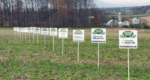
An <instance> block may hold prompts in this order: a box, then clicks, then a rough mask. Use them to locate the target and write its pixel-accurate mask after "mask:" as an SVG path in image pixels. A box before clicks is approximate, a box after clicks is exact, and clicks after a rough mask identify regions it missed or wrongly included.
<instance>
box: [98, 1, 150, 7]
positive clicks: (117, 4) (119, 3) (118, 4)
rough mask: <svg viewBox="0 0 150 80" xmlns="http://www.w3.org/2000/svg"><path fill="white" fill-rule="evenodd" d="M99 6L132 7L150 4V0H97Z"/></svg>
mask: <svg viewBox="0 0 150 80" xmlns="http://www.w3.org/2000/svg"><path fill="white" fill-rule="evenodd" d="M95 3H96V4H97V6H98V7H99V8H102V7H131V6H146V5H150V0H95Z"/></svg>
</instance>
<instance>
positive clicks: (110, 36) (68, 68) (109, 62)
mask: <svg viewBox="0 0 150 80" xmlns="http://www.w3.org/2000/svg"><path fill="white" fill-rule="evenodd" d="M8 33H9V34H8ZM85 33H86V35H85V42H81V43H80V62H79V63H77V49H78V45H77V42H73V40H72V31H69V38H68V39H64V41H65V42H64V55H63V56H62V53H61V50H62V47H61V44H62V39H59V38H57V37H55V51H53V45H52V42H53V38H52V37H50V36H47V37H46V48H45V49H44V37H43V36H39V44H37V43H36V35H35V43H33V39H32V34H31V42H30V43H29V36H28V34H27V41H25V39H24V38H23V40H22V39H20V36H17V37H15V36H14V32H13V31H10V30H6V31H4V30H1V31H0V43H1V45H0V60H3V61H1V62H0V80H11V79H27V80H28V79H29V80H42V79H44V80H55V79H57V80H58V79H61V80H68V79H69V80H71V79H73V80H75V79H77V80H87V79H91V80H118V79H122V80H127V75H128V74H127V49H119V39H118V32H108V33H107V42H106V44H100V47H99V48H100V69H99V70H98V69H97V50H98V49H97V44H92V43H91V39H90V38H91V35H90V31H86V32H85ZM24 37H25V36H24ZM149 39H150V36H149V33H148V32H145V33H141V32H140V33H139V34H138V46H139V48H138V49H130V79H135V80H139V79H141V80H148V79H150V75H149V74H150V68H149V67H150V55H149V52H150V41H149Z"/></svg>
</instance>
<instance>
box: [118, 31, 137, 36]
mask: <svg viewBox="0 0 150 80" xmlns="http://www.w3.org/2000/svg"><path fill="white" fill-rule="evenodd" d="M120 36H121V38H135V37H136V35H134V33H133V32H132V31H125V32H123V33H122V35H120Z"/></svg>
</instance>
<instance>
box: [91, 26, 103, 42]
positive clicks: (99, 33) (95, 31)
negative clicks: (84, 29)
mask: <svg viewBox="0 0 150 80" xmlns="http://www.w3.org/2000/svg"><path fill="white" fill-rule="evenodd" d="M91 42H92V43H106V29H103V28H92V29H91Z"/></svg>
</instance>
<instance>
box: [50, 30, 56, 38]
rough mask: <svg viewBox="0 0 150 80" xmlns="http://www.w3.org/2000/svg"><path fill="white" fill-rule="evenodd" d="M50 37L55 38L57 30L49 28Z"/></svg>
mask: <svg viewBox="0 0 150 80" xmlns="http://www.w3.org/2000/svg"><path fill="white" fill-rule="evenodd" d="M50 36H55V37H56V36H57V28H50Z"/></svg>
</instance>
